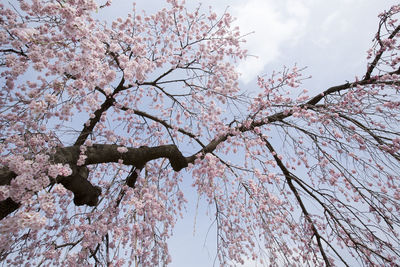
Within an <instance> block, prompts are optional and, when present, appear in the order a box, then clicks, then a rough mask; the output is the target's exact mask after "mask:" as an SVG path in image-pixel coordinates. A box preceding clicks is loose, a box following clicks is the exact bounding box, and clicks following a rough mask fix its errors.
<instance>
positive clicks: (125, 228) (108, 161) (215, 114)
mask: <svg viewBox="0 0 400 267" xmlns="http://www.w3.org/2000/svg"><path fill="white" fill-rule="evenodd" d="M167 3H168V8H164V9H162V10H160V11H158V12H157V13H155V14H153V15H148V14H146V13H144V12H138V11H136V9H135V7H134V6H133V9H132V11H131V12H130V14H129V15H127V17H125V18H117V19H116V20H115V21H113V22H111V23H110V22H106V21H101V20H99V19H96V18H97V17H101V15H102V14H104V13H105V12H107V8H108V6H109V5H110V4H111V3H110V2H106V3H97V2H95V1H94V0H68V1H66V0H46V1H45V0H19V1H14V2H11V3H8V4H6V3H4V4H3V3H2V4H0V14H1V16H0V22H1V27H0V53H1V58H0V71H1V78H0V79H1V80H2V90H1V92H0V97H1V98H0V99H1V100H0V111H1V112H0V134H1V137H0V138H1V143H0V151H1V155H2V157H1V159H0V164H1V169H0V219H1V221H0V225H1V226H0V233H1V235H0V261H2V263H3V264H5V265H8V266H10V265H24V264H26V266H29V265H35V266H36V265H38V266H39V265H40V266H55V265H57V266H58V265H60V266H85V265H94V266H156V265H163V266H164V265H165V264H168V263H169V262H170V261H171V257H170V256H169V253H168V246H167V244H168V239H169V238H170V237H171V235H172V233H173V228H174V225H175V223H176V221H177V220H178V219H179V218H180V216H182V214H183V210H182V209H183V208H184V207H185V203H186V199H185V192H184V191H183V190H182V186H181V185H182V182H183V179H191V183H192V185H193V187H194V188H195V189H196V191H197V194H198V195H199V197H200V198H201V199H202V200H204V201H205V202H207V203H208V204H209V205H210V207H212V208H213V211H214V212H213V214H211V216H212V217H213V219H214V223H215V225H216V238H217V244H216V245H217V256H218V260H219V263H220V264H221V265H224V266H225V265H239V264H242V263H244V262H245V261H246V260H247V259H250V260H255V261H259V262H261V263H262V264H265V265H269V266H278V265H290V266H297V265H298V266H335V265H339V266H354V263H356V262H357V264H359V265H360V266H397V265H399V264H400V237H399V230H400V219H399V218H400V176H399V166H400V164H399V163H400V128H399V126H400V121H399V120H400V110H399V107H400V92H399V90H400V55H399V53H398V51H399V49H400V44H399V43H398V39H399V37H400V34H399V30H400V25H399V23H398V21H397V15H398V13H399V12H400V6H393V7H392V8H391V9H390V10H389V11H386V12H383V13H381V14H380V15H379V25H378V30H377V33H376V36H375V39H374V43H373V44H372V47H371V49H370V50H369V51H368V62H369V63H368V64H367V66H366V70H365V72H364V73H361V74H359V76H357V77H356V78H355V79H354V80H353V81H349V82H345V83H343V84H339V85H335V86H332V87H330V88H326V89H323V90H321V91H317V90H313V91H312V92H313V93H309V92H307V90H305V89H304V88H302V80H303V79H304V77H303V76H302V70H301V69H299V68H298V67H296V66H295V67H293V68H284V69H283V70H282V71H276V72H272V73H271V74H270V75H265V76H263V75H260V76H259V78H258V84H257V86H256V85H255V87H256V88H254V89H253V90H252V92H246V91H244V90H242V89H241V88H239V83H238V77H239V74H238V73H237V72H236V70H235V65H236V63H237V62H239V61H240V60H244V59H245V57H246V55H247V52H246V51H245V50H244V49H242V48H241V43H242V42H243V41H244V38H243V35H241V34H240V32H239V29H238V28H236V27H233V26H232V22H233V18H232V16H231V15H230V14H229V13H227V12H226V13H224V14H222V15H219V16H218V15H217V14H215V13H214V12H213V11H212V10H211V9H210V10H208V11H207V9H205V10H204V9H203V8H200V7H199V8H198V9H194V10H188V9H187V8H185V4H184V1H177V0H167ZM254 92H256V93H255V95H254ZM24 266H25V265H24Z"/></svg>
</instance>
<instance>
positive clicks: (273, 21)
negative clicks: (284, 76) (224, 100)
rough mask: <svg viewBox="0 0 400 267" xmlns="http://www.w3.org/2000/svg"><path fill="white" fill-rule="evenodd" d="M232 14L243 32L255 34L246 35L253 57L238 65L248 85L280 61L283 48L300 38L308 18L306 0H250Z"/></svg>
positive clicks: (235, 8)
mask: <svg viewBox="0 0 400 267" xmlns="http://www.w3.org/2000/svg"><path fill="white" fill-rule="evenodd" d="M282 4H283V5H282ZM231 11H232V13H233V15H234V16H235V17H237V25H239V26H240V29H241V32H242V33H250V32H254V33H252V34H250V35H249V36H247V38H246V39H247V43H246V45H245V48H246V49H248V50H249V52H250V54H251V55H254V57H249V58H248V59H247V60H246V61H245V62H243V63H241V64H240V65H239V66H238V71H239V72H240V73H241V74H242V76H241V80H242V81H243V82H245V83H248V82H249V81H251V80H252V79H254V78H255V77H256V76H257V75H258V74H261V72H262V71H263V69H264V67H265V66H266V65H267V64H268V63H270V62H272V61H274V60H276V59H277V57H278V56H279V54H280V52H281V48H282V45H285V44H293V43H295V42H296V41H297V40H298V38H300V37H301V35H302V34H303V32H304V28H305V25H306V21H307V19H308V16H309V10H308V7H307V6H306V5H305V1H303V0H296V1H294V0H286V1H285V2H276V1H272V0H250V1H246V2H244V3H240V4H236V5H233V6H232V9H231Z"/></svg>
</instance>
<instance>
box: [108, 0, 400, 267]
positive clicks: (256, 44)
mask: <svg viewBox="0 0 400 267" xmlns="http://www.w3.org/2000/svg"><path fill="white" fill-rule="evenodd" d="M187 2H188V3H189V5H190V6H193V7H195V6H197V5H198V3H199V1H190V0H187ZM201 2H202V5H203V6H204V7H205V9H207V7H208V6H210V5H211V6H213V7H215V10H216V11H217V13H219V14H222V13H223V11H224V10H225V9H226V7H227V6H229V9H228V11H230V12H231V13H232V14H233V15H234V16H235V17H236V18H237V22H236V23H237V25H238V26H239V27H240V29H241V31H242V32H243V33H250V32H254V33H252V34H251V35H249V36H248V37H247V40H248V42H247V45H246V48H247V49H248V50H249V52H250V54H252V55H254V57H251V58H249V59H248V60H247V61H246V62H244V63H242V64H241V65H240V66H238V70H239V71H240V72H241V73H242V75H241V83H242V86H244V87H246V88H249V90H251V89H252V88H255V86H256V84H255V81H254V79H255V78H256V77H257V75H260V74H268V73H271V72H272V71H273V70H274V69H275V70H281V69H282V67H283V66H284V65H286V66H289V67H290V66H293V65H294V64H295V63H297V65H298V66H299V67H307V69H306V71H305V74H306V75H312V76H313V78H312V79H310V80H307V81H306V82H305V85H304V86H305V87H307V89H310V90H312V91H321V90H323V89H325V88H327V87H329V86H333V85H338V84H341V83H344V82H345V81H346V80H348V81H352V80H354V77H355V76H356V75H358V76H360V77H361V76H362V75H363V73H364V72H365V68H366V64H367V61H366V59H365V58H366V51H367V50H368V48H370V46H371V44H372V42H371V41H372V38H373V36H374V34H375V33H376V30H377V26H378V18H377V15H378V14H379V13H380V12H381V11H383V10H387V9H389V8H390V6H391V5H393V4H396V2H397V3H398V1H394V0H279V1H278V0H249V1H245V0H231V1H228V0H218V1H217V0H214V1H212V0H205V1H201ZM113 6H114V8H113V10H114V12H115V13H114V14H113V16H114V15H116V16H118V15H122V10H129V9H130V7H131V4H130V1H129V0H114V2H113ZM163 6H165V2H164V1H161V0H145V1H144V0H140V1H137V9H138V10H141V9H145V10H147V13H151V12H152V11H154V10H156V9H158V8H161V7H163ZM188 178H190V177H188ZM189 184H190V182H189ZM193 194H194V192H193ZM189 195H190V194H189ZM189 200H190V201H191V203H189V205H188V214H187V217H186V218H185V219H184V220H182V221H180V222H179V223H178V224H177V226H176V229H175V236H174V238H173V239H172V240H171V246H170V251H171V254H172V257H173V263H172V264H171V266H172V267H187V266H190V267H197V266H199V267H200V266H201V267H207V266H212V265H213V260H214V257H215V231H214V230H215V229H213V228H211V230H210V231H209V234H208V238H207V240H206V237H205V236H206V233H207V231H208V229H209V226H210V224H211V221H210V219H208V218H207V217H205V216H204V214H205V211H206V208H205V207H204V206H202V205H200V206H199V209H198V214H197V216H195V214H196V213H195V210H196V197H193V198H190V197H189ZM195 217H196V227H195V226H194V222H195ZM194 229H196V230H195V232H194ZM194 233H195V234H194ZM247 266H256V265H254V264H253V263H248V264H247V265H246V267H247Z"/></svg>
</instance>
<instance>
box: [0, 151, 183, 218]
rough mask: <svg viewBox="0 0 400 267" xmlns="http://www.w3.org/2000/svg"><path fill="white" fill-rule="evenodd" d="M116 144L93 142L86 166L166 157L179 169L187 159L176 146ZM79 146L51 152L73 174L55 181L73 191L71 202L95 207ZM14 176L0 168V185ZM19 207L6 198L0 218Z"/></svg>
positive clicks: (0, 207) (0, 204)
mask: <svg viewBox="0 0 400 267" xmlns="http://www.w3.org/2000/svg"><path fill="white" fill-rule="evenodd" d="M117 149H118V146H117V145H105V144H95V145H93V146H91V147H88V148H87V151H86V154H85V155H86V156H87V159H86V163H85V164H86V165H91V164H99V163H111V162H118V161H119V160H123V162H124V164H126V165H132V166H135V167H136V168H138V169H141V168H143V167H144V165H145V164H146V163H147V162H149V161H151V160H155V159H158V158H168V159H169V161H170V163H171V166H172V169H174V170H175V171H180V170H182V169H183V168H186V167H187V166H188V161H187V159H186V158H185V157H184V156H183V155H182V153H181V152H180V151H179V149H178V148H177V147H176V146H175V145H163V146H157V147H147V146H142V147H139V148H127V149H128V151H127V152H126V153H120V152H118V150H117ZM79 154H80V146H70V147H61V148H58V149H57V150H56V153H55V154H53V155H52V157H51V158H52V161H53V162H54V163H63V164H69V165H70V167H71V169H72V175H70V176H68V177H64V176H59V177H57V179H56V182H57V183H61V184H62V185H63V186H64V187H65V188H67V189H68V190H70V191H72V192H73V193H74V203H75V204H76V205H78V206H79V205H89V206H96V205H97V203H98V197H99V196H100V194H101V190H100V188H99V187H97V186H94V185H92V184H91V183H90V182H89V181H88V180H87V177H88V175H89V170H88V168H87V167H86V166H77V165H76V162H77V160H78V158H79ZM16 176H17V175H16V174H15V173H14V172H12V171H9V170H8V169H6V168H3V169H0V185H9V184H10V183H11V181H12V179H13V178H15V177H16ZM18 207H19V203H17V202H15V201H13V200H12V199H11V198H8V199H6V200H4V201H0V220H1V219H3V218H4V217H6V216H7V215H8V214H10V213H12V212H13V211H15V210H16V209H17V208H18Z"/></svg>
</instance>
